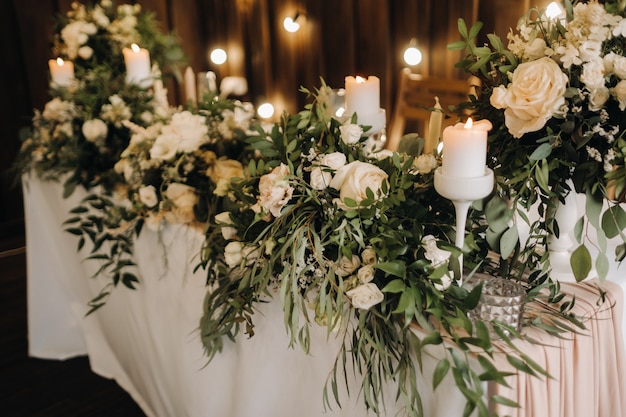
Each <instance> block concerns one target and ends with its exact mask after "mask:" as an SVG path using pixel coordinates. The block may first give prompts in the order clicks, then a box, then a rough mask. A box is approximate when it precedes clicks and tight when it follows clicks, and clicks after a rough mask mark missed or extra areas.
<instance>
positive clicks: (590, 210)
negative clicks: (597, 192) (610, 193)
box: [585, 192, 602, 229]
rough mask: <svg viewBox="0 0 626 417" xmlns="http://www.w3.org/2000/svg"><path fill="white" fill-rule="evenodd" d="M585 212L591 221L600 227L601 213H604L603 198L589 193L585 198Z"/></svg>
mask: <svg viewBox="0 0 626 417" xmlns="http://www.w3.org/2000/svg"><path fill="white" fill-rule="evenodd" d="M585 213H586V214H587V218H588V219H589V223H591V225H592V226H593V227H595V228H596V229H599V228H600V213H602V200H599V199H597V198H595V197H594V196H593V194H591V192H588V193H587V198H586V199H585Z"/></svg>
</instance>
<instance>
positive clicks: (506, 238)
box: [500, 227, 519, 258]
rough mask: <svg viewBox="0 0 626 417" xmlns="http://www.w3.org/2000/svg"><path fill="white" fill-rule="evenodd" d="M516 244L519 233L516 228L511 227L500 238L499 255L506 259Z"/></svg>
mask: <svg viewBox="0 0 626 417" xmlns="http://www.w3.org/2000/svg"><path fill="white" fill-rule="evenodd" d="M518 242H519V233H518V231H517V227H511V228H509V230H507V231H506V232H504V234H503V235H502V238H500V254H501V255H502V257H503V258H508V257H509V256H510V255H511V254H512V253H513V251H514V250H515V247H516V246H517V243H518Z"/></svg>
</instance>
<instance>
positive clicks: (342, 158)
mask: <svg viewBox="0 0 626 417" xmlns="http://www.w3.org/2000/svg"><path fill="white" fill-rule="evenodd" d="M320 164H321V165H324V166H326V167H328V168H332V169H335V170H336V169H339V168H341V167H342V166H344V165H345V164H346V155H345V154H344V153H343V152H333V153H329V154H326V155H324V156H323V157H322V159H321V161H320Z"/></svg>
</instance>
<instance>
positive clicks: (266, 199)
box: [259, 164, 293, 217]
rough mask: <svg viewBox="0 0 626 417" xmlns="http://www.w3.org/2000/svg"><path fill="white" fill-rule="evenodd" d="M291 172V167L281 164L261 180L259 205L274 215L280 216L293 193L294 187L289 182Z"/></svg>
mask: <svg viewBox="0 0 626 417" xmlns="http://www.w3.org/2000/svg"><path fill="white" fill-rule="evenodd" d="M290 174H291V172H289V167H288V166H287V165H285V164H280V166H278V167H276V168H274V169H273V170H272V171H271V172H270V173H269V174H265V175H263V176H262V177H261V179H260V181H259V205H260V206H261V207H263V209H265V211H269V212H270V213H272V215H273V216H274V217H278V216H280V211H281V210H282V208H283V206H284V205H285V204H287V203H288V202H289V200H291V196H292V195H293V187H292V186H291V185H290V184H289V175H290Z"/></svg>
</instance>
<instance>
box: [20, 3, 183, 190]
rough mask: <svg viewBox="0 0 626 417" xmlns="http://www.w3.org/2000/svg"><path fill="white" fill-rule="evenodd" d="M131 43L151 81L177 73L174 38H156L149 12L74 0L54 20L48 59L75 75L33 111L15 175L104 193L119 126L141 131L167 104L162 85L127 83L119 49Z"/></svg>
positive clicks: (123, 132)
mask: <svg viewBox="0 0 626 417" xmlns="http://www.w3.org/2000/svg"><path fill="white" fill-rule="evenodd" d="M132 44H138V45H141V46H142V47H143V48H146V49H147V50H149V52H150V60H151V62H152V64H153V71H152V77H153V78H154V79H155V80H160V79H161V78H162V77H163V76H171V75H175V74H178V72H179V68H178V67H179V65H180V64H182V63H183V62H184V59H185V58H184V55H183V53H182V49H181V47H180V45H179V44H178V41H177V39H176V37H175V36H173V35H166V34H163V33H161V31H160V30H159V27H158V24H157V22H156V20H155V18H154V15H153V14H152V13H145V12H142V10H141V6H140V5H138V4H136V5H128V4H125V5H120V6H117V7H116V6H114V4H113V2H112V1H111V0H102V1H100V2H99V3H97V4H95V5H94V6H85V5H83V4H81V3H78V2H74V3H72V9H71V10H70V11H68V12H67V14H65V15H61V16H58V17H57V19H56V23H55V26H54V44H53V48H52V51H53V55H54V57H55V58H56V57H58V58H62V59H63V60H65V61H66V62H70V63H72V64H73V67H74V78H73V80H72V81H71V82H69V83H68V84H65V83H64V84H62V85H59V84H57V83H55V82H52V83H51V96H52V98H51V100H50V101H49V102H48V103H46V105H45V107H44V109H43V111H39V110H35V113H34V117H33V123H32V129H30V131H29V132H26V134H25V135H24V142H23V146H22V149H21V151H20V154H19V155H18V160H17V165H18V167H19V170H20V172H22V173H26V172H30V171H35V172H36V173H37V174H38V175H39V176H40V177H42V178H45V179H53V180H60V179H63V180H64V181H65V185H66V191H65V194H66V195H69V194H71V193H72V191H73V190H74V188H75V187H76V186H77V185H82V186H84V187H85V188H87V189H89V188H91V187H93V186H95V185H103V186H104V187H105V188H107V187H110V186H111V185H112V184H113V183H114V182H116V181H117V178H116V174H115V172H114V171H113V170H112V168H113V165H114V164H115V163H116V162H117V160H118V159H119V156H120V153H121V152H122V150H124V149H125V148H126V146H127V145H128V142H129V139H130V131H129V129H128V127H127V126H126V122H128V121H130V122H133V123H134V124H138V125H141V126H148V125H150V124H152V123H153V121H154V120H155V118H158V117H159V115H162V114H163V113H167V107H168V105H167V95H166V94H167V91H166V90H164V89H163V88H162V83H160V82H159V83H158V84H157V85H155V87H154V88H143V87H141V86H138V85H135V84H129V83H126V81H125V73H126V67H125V62H124V57H123V53H122V50H123V48H125V47H130V46H131V45H132ZM159 87H160V88H159Z"/></svg>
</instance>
